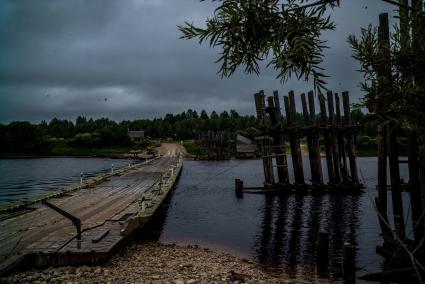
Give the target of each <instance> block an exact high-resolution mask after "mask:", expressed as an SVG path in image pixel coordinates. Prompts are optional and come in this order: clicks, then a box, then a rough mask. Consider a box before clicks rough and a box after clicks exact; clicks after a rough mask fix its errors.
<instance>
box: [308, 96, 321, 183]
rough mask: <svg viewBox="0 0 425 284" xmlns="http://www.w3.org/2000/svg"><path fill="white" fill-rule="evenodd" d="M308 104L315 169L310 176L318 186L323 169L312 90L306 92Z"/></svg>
mask: <svg viewBox="0 0 425 284" xmlns="http://www.w3.org/2000/svg"><path fill="white" fill-rule="evenodd" d="M308 104H309V111H310V122H311V125H312V131H311V144H312V151H313V155H312V156H313V164H314V169H315V176H313V177H312V180H313V183H315V184H316V185H318V186H322V185H323V170H322V158H321V156H320V144H319V131H318V127H317V124H316V109H315V106H314V93H313V91H310V92H308Z"/></svg>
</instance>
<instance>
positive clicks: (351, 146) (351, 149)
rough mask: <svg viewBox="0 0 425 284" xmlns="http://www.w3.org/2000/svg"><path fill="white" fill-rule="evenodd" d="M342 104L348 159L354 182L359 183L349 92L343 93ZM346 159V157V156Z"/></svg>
mask: <svg viewBox="0 0 425 284" xmlns="http://www.w3.org/2000/svg"><path fill="white" fill-rule="evenodd" d="M342 104H343V107H344V120H345V125H346V129H347V130H346V133H347V136H346V137H347V146H348V147H347V150H348V160H349V162H350V174H351V179H352V181H353V183H359V174H358V172H357V161H356V144H355V140H356V139H355V130H354V127H353V121H352V119H351V112H350V98H349V96H348V92H343V93H342ZM344 159H345V158H344Z"/></svg>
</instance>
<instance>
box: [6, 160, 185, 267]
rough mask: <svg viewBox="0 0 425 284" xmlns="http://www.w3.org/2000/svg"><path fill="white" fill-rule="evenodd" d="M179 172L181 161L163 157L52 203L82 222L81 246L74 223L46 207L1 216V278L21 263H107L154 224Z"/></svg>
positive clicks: (35, 205) (23, 209)
mask: <svg viewBox="0 0 425 284" xmlns="http://www.w3.org/2000/svg"><path fill="white" fill-rule="evenodd" d="M180 169H181V158H179V157H161V158H158V159H155V160H153V161H151V162H149V163H148V164H144V165H137V166H135V167H133V168H131V169H128V170H127V171H126V172H124V173H122V174H118V175H116V176H112V177H109V178H108V179H107V180H106V181H104V182H102V183H100V184H97V185H93V186H88V187H86V188H83V189H79V190H76V191H73V192H71V193H69V194H67V195H62V196H60V197H58V198H50V199H49V200H48V202H50V203H51V204H53V205H55V206H57V207H59V208H60V209H62V210H65V211H67V212H69V213H70V214H72V215H74V216H75V217H77V218H79V219H80V220H81V229H82V237H81V240H77V238H76V235H77V234H76V227H75V226H74V225H73V224H72V222H71V220H69V219H67V218H65V217H64V216H63V215H60V214H59V213H58V212H56V211H55V210H53V209H51V208H48V207H47V206H45V205H42V204H41V203H35V204H33V205H31V206H30V208H22V209H20V210H21V213H22V214H10V212H7V213H1V214H0V228H1V230H0V274H4V273H6V272H7V271H8V270H9V269H11V268H13V267H15V266H17V265H18V264H22V263H24V264H25V265H35V266H37V267H39V266H45V265H76V264H82V263H86V264H90V263H98V262H100V261H103V260H105V258H106V257H108V256H109V255H110V254H111V253H113V252H114V251H115V250H116V249H117V248H118V247H119V246H121V245H122V244H123V243H125V242H126V241H128V239H130V238H131V236H132V235H133V234H134V233H135V232H136V231H137V230H139V229H140V228H141V227H143V226H144V224H145V223H146V222H147V221H148V220H149V219H150V217H151V216H152V215H153V214H154V212H155V211H156V209H157V208H158V207H159V206H160V205H161V203H162V201H163V200H164V199H165V197H166V196H167V194H168V192H169V191H170V190H171V188H172V187H173V185H174V183H175V181H176V179H177V177H178V175H179V173H180ZM9 216H10V217H9Z"/></svg>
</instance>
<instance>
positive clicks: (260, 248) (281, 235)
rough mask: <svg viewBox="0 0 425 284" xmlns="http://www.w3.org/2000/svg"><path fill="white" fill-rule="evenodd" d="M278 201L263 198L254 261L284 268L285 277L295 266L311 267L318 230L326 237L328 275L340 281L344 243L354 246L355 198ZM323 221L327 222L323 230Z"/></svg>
mask: <svg viewBox="0 0 425 284" xmlns="http://www.w3.org/2000/svg"><path fill="white" fill-rule="evenodd" d="M328 197H329V199H328ZM279 198H281V199H279V202H274V201H275V199H274V198H273V195H272V196H267V195H266V196H265V204H264V210H263V216H262V223H261V229H260V232H259V235H258V236H257V240H256V244H255V245H256V252H257V258H258V260H259V261H260V262H261V263H263V264H267V265H273V266H280V265H282V264H287V266H286V270H287V272H288V273H291V272H292V269H293V268H296V267H297V266H299V265H300V266H304V267H305V266H312V267H315V266H316V265H317V263H316V247H315V245H316V240H317V237H318V232H319V230H323V229H324V230H326V231H328V233H329V243H328V244H329V254H328V256H329V269H328V272H329V273H330V275H331V277H335V278H339V277H341V272H342V270H341V269H342V265H343V251H344V243H345V242H349V243H350V244H352V245H353V248H355V247H356V244H357V235H356V228H357V227H358V224H359V221H358V213H359V208H358V206H359V197H358V196H350V195H344V196H341V195H338V196H332V195H310V196H305V195H301V194H299V195H290V196H288V195H282V196H279ZM328 206H329V210H328ZM305 212H310V213H309V214H307V215H306V214H305ZM323 212H328V214H323ZM323 221H328V223H327V224H324V227H322V226H321V223H322V222H323ZM353 253H354V255H353V257H352V258H351V259H352V260H353V261H355V249H354V250H353ZM324 255H325V256H326V254H324ZM353 263H354V262H353ZM320 264H321V263H320ZM318 268H319V267H318ZM325 269H326V268H325ZM321 271H323V270H321Z"/></svg>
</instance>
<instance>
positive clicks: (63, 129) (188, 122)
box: [0, 109, 376, 154]
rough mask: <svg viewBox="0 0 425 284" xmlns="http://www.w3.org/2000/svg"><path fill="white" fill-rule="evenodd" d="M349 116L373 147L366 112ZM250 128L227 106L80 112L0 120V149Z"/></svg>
mask: <svg viewBox="0 0 425 284" xmlns="http://www.w3.org/2000/svg"><path fill="white" fill-rule="evenodd" d="M352 116H353V120H354V122H355V123H362V124H363V128H362V130H361V133H360V135H359V139H358V145H359V148H364V149H370V148H376V147H375V145H376V138H375V136H376V131H375V129H376V128H375V127H374V126H373V125H370V124H368V123H367V118H368V115H365V114H364V113H362V112H361V111H359V110H355V111H353V114H352ZM297 120H298V122H299V124H300V125H302V123H303V118H302V115H301V114H297ZM365 122H366V123H365ZM255 127H256V118H255V116H253V115H240V114H239V113H238V112H237V111H235V110H233V109H232V110H230V111H223V112H221V113H218V112H216V111H212V112H211V113H210V114H208V113H207V112H206V111H205V110H202V111H201V112H199V113H198V112H197V111H195V110H192V109H189V110H187V111H184V112H182V113H178V114H170V113H169V114H166V115H165V116H164V117H162V118H154V119H138V120H132V121H130V120H123V121H121V122H116V121H114V120H110V119H108V118H99V119H93V118H89V119H87V118H86V117H82V116H79V117H77V119H76V120H75V121H71V120H66V119H58V118H53V119H52V120H51V121H50V122H46V121H42V122H40V123H38V124H32V123H30V122H27V121H24V122H22V121H16V122H11V123H9V124H0V147H1V151H0V152H1V153H3V154H12V153H32V154H43V153H44V154H49V152H50V150H51V148H52V147H54V146H55V145H58V144H60V145H63V146H67V147H73V148H85V149H88V148H101V147H132V146H133V147H137V146H140V143H135V142H132V141H131V139H130V138H129V136H128V131H129V130H143V131H144V132H145V137H147V138H150V139H152V140H157V139H166V138H171V139H175V140H189V139H196V138H197V137H198V133H199V132H202V131H207V130H226V131H228V132H230V133H239V134H242V135H244V136H247V137H249V138H252V139H253V138H254V137H255V135H256V134H257V132H256V130H255Z"/></svg>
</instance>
